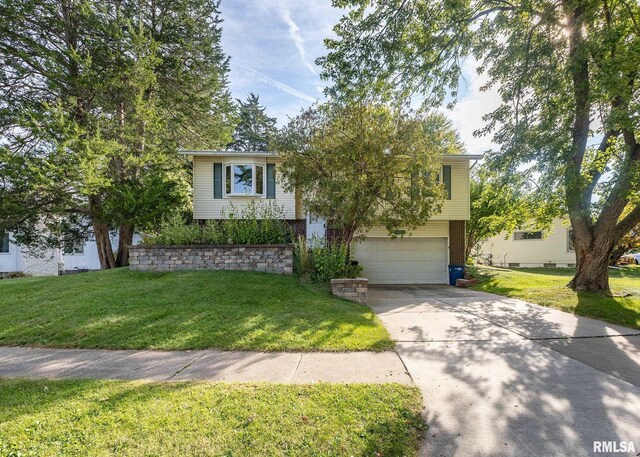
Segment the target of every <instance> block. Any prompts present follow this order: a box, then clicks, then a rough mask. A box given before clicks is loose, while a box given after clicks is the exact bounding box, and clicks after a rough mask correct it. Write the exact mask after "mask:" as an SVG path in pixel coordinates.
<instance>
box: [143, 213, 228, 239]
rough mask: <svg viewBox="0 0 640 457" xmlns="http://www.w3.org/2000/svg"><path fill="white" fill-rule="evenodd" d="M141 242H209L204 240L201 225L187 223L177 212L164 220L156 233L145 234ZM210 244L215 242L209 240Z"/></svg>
mask: <svg viewBox="0 0 640 457" xmlns="http://www.w3.org/2000/svg"><path fill="white" fill-rule="evenodd" d="M211 235H212V234H211V233H210V232H207V236H211ZM207 241H208V240H207ZM143 243H144V244H155V245H183V244H209V243H207V242H206V241H205V237H204V230H203V229H202V227H200V226H199V225H197V224H187V223H186V222H185V220H184V219H183V218H182V216H181V215H180V214H177V213H176V214H173V215H172V216H170V217H169V218H167V219H166V220H164V221H163V222H162V224H161V225H160V228H159V230H158V232H157V233H155V234H153V235H145V236H144V237H143ZM210 244H216V243H215V242H211V243H210Z"/></svg>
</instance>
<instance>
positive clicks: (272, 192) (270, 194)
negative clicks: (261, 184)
mask: <svg viewBox="0 0 640 457" xmlns="http://www.w3.org/2000/svg"><path fill="white" fill-rule="evenodd" d="M267 198H276V164H275V163H268V164H267Z"/></svg>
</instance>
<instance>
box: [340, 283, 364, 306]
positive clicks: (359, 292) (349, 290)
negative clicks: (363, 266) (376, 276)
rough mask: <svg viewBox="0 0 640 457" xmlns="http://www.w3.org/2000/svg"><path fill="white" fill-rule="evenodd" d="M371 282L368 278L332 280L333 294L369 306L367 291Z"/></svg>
mask: <svg viewBox="0 0 640 457" xmlns="http://www.w3.org/2000/svg"><path fill="white" fill-rule="evenodd" d="M368 288H369V280H368V279H367V278H354V279H332V280H331V293H332V294H333V295H335V296H336V297H341V298H344V299H346V300H351V301H355V302H358V303H362V304H363V305H366V304H367V290H368Z"/></svg>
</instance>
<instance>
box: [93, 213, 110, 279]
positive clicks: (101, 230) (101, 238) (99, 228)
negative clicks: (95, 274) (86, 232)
mask: <svg viewBox="0 0 640 457" xmlns="http://www.w3.org/2000/svg"><path fill="white" fill-rule="evenodd" d="M93 236H94V238H95V240H96V247H97V248H98V258H99V259H100V268H102V269H103V270H108V269H110V268H115V267H116V258H115V256H114V255H113V248H112V247H111V238H109V227H108V226H107V224H106V223H104V222H101V221H99V220H97V219H94V220H93Z"/></svg>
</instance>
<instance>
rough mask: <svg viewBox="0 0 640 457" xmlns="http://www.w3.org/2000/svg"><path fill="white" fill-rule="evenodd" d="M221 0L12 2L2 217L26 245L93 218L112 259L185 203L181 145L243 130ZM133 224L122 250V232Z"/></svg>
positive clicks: (5, 39)
mask: <svg viewBox="0 0 640 457" xmlns="http://www.w3.org/2000/svg"><path fill="white" fill-rule="evenodd" d="M217 7H218V2H216V1H211V0H179V1H170V0H157V1H154V2H139V1H123V0H113V1H93V0H62V1H49V0H16V1H12V2H4V3H2V4H1V5H0V18H1V19H2V20H0V61H1V62H2V68H1V69H0V127H1V128H2V132H3V133H2V135H3V136H2V143H1V147H0V154H1V156H2V157H1V158H2V160H1V162H0V163H1V164H2V165H0V179H1V180H2V181H1V183H0V184H1V185H0V221H1V223H2V227H1V228H2V229H4V230H11V231H13V232H14V236H15V237H16V239H17V240H18V241H19V242H23V243H26V244H33V243H37V242H40V243H49V244H55V243H60V242H61V239H60V238H61V237H62V238H64V236H65V234H64V233H61V232H67V233H68V232H69V230H64V229H65V228H69V227H70V226H73V225H75V226H77V225H82V226H85V227H84V228H86V226H90V227H91V230H92V233H93V236H94V237H95V240H96V243H97V246H98V253H99V256H100V262H101V265H102V267H103V268H111V267H114V266H121V265H125V264H126V263H127V261H128V248H127V246H128V245H130V244H131V241H132V237H133V232H134V230H136V229H143V228H144V227H145V226H146V225H148V224H151V223H153V222H154V221H157V220H158V219H159V218H160V216H161V215H162V214H163V213H164V212H166V211H170V210H171V209H173V208H175V207H176V206H177V205H180V204H183V203H184V202H185V198H186V195H187V185H186V184H187V179H188V175H187V169H186V166H185V164H184V163H183V162H182V161H181V160H180V159H178V158H177V156H176V149H177V147H219V146H220V145H223V144H226V143H227V142H228V141H229V139H230V133H231V127H230V122H229V117H230V115H231V113H232V109H233V107H232V103H231V100H230V97H229V94H228V91H227V80H226V75H227V72H228V62H227V58H226V57H225V55H224V53H223V52H222V49H221V47H220V34H221V29H220V26H219V23H220V20H219V18H218V9H217ZM114 230H115V231H117V232H118V234H119V240H120V241H119V246H118V250H117V253H116V254H114V252H113V247H112V246H111V241H110V237H109V233H110V231H111V232H112V231H114Z"/></svg>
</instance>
